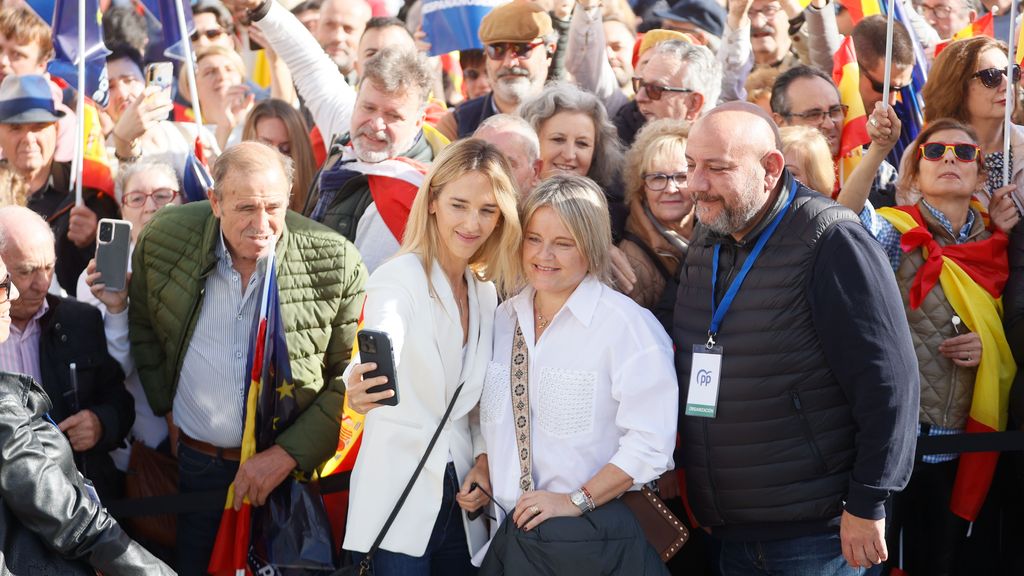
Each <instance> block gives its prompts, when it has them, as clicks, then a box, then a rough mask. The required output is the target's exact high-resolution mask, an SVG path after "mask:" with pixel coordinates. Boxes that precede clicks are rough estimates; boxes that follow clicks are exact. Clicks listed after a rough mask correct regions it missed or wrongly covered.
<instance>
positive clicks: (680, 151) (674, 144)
mask: <svg viewBox="0 0 1024 576" xmlns="http://www.w3.org/2000/svg"><path fill="white" fill-rule="evenodd" d="M689 136H690V123H689V122H685V121H681V120H674V119H672V118H662V119H661V120H655V121H654V122H649V123H647V124H646V125H645V126H644V127H643V128H641V129H640V132H639V133H638V134H637V135H636V140H635V141H634V142H633V146H631V147H630V149H629V151H628V152H626V168H625V170H623V173H622V177H623V180H624V182H625V184H626V204H627V205H628V204H631V203H632V202H633V201H639V202H640V203H642V204H646V203H647V195H646V194H644V174H646V173H647V172H648V171H649V170H650V169H651V165H652V164H654V161H655V160H656V159H660V158H678V159H679V160H680V161H682V162H686V156H685V154H686V139H687V138H688V137H689Z"/></svg>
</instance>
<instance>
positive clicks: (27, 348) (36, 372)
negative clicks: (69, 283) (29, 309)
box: [0, 299, 50, 382]
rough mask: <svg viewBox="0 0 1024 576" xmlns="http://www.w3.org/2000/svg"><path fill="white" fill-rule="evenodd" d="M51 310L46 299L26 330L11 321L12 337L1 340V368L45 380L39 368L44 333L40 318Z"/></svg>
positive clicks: (38, 380)
mask: <svg viewBox="0 0 1024 576" xmlns="http://www.w3.org/2000/svg"><path fill="white" fill-rule="evenodd" d="M49 310H50V303H49V302H47V301H46V300H45V299H44V300H43V305H42V306H40V307H39V310H38V311H37V312H36V313H35V315H34V316H32V319H31V320H29V321H28V325H26V326H25V329H24V330H20V329H19V328H18V327H17V326H16V325H15V324H14V322H11V336H10V338H8V339H7V341H6V342H0V370H2V371H4V372H15V373H17V374H26V375H28V376H31V377H32V378H34V379H35V381H36V382H42V381H43V373H42V370H40V368H39V337H40V335H41V333H42V326H41V325H40V322H39V319H40V318H42V317H43V314H46V313H47V312H48V311H49Z"/></svg>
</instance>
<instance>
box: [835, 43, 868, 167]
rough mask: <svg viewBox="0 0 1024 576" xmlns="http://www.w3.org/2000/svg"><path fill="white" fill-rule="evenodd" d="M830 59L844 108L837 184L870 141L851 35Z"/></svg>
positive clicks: (855, 164) (854, 165)
mask: <svg viewBox="0 0 1024 576" xmlns="http://www.w3.org/2000/svg"><path fill="white" fill-rule="evenodd" d="M832 60H833V62H834V64H833V66H832V80H833V81H834V82H835V83H836V86H837V87H838V89H839V101H840V102H842V103H843V105H845V106H846V107H847V110H846V117H845V118H844V119H843V134H842V137H841V139H840V144H839V159H838V160H837V164H838V166H837V171H838V176H839V178H837V179H836V180H837V182H838V183H841V182H843V181H845V179H846V177H848V176H849V175H850V173H851V172H853V169H854V168H855V167H856V166H857V164H858V163H860V158H861V148H862V147H863V146H864V145H865V144H869V143H870V142H871V138H870V137H869V136H868V117H867V114H865V112H864V100H862V99H861V97H860V67H859V66H858V65H857V55H856V53H855V52H854V49H853V37H852V36H847V37H846V39H845V40H843V43H842V44H840V46H839V50H837V51H836V53H835V54H834V55H833V56H832Z"/></svg>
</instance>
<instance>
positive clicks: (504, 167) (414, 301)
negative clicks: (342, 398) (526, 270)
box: [344, 139, 521, 576]
mask: <svg viewBox="0 0 1024 576" xmlns="http://www.w3.org/2000/svg"><path fill="white" fill-rule="evenodd" d="M510 173H511V172H510V170H509V167H508V164H507V163H506V162H505V160H504V158H503V157H502V156H501V153H500V152H498V150H497V149H496V148H494V147H493V146H491V145H489V144H487V143H485V142H483V141H481V140H475V139H468V140H462V141H459V142H457V143H455V144H452V145H450V146H449V147H448V148H446V149H445V150H444V152H442V154H441V155H440V156H439V157H438V158H437V159H436V160H435V163H434V166H433V168H432V170H431V172H430V174H428V175H427V179H426V182H424V184H423V186H422V187H421V188H420V190H419V193H418V195H417V197H416V200H415V201H414V203H413V206H412V210H411V213H410V215H409V222H408V225H407V227H406V231H405V238H404V241H403V243H402V249H401V250H400V251H399V253H398V255H397V256H395V258H393V259H392V260H390V261H389V262H387V263H385V264H383V265H382V266H380V267H379V268H378V269H377V270H376V271H375V272H374V273H373V275H371V276H370V280H369V282H368V283H367V285H366V304H365V307H364V309H363V318H364V327H365V328H366V329H375V330H380V331H383V332H386V333H387V334H388V335H389V336H390V338H391V341H392V345H393V348H394V357H395V362H396V364H397V366H396V378H397V387H398V390H399V393H398V396H399V403H398V405H397V406H383V405H380V404H378V402H379V401H381V400H383V399H385V398H388V397H390V396H391V395H392V392H391V391H390V390H389V391H385V392H378V393H374V394H370V393H368V392H367V389H368V388H370V387H373V386H378V385H380V384H383V383H385V381H386V380H385V378H384V377H377V378H369V379H365V380H364V379H363V378H362V375H363V374H365V373H366V372H368V371H370V370H373V369H374V368H375V366H374V365H373V364H372V363H368V364H353V367H352V368H350V373H349V375H348V377H347V385H348V403H349V405H350V406H351V407H352V408H353V409H354V410H356V411H357V412H360V413H364V414H366V428H365V430H364V432H363V440H362V446H361V448H360V450H359V457H358V459H357V460H356V464H355V468H354V470H353V471H352V483H351V495H350V498H349V510H348V523H347V526H346V530H345V543H344V548H345V549H346V550H351V551H353V552H354V553H355V557H356V561H357V562H358V561H361V560H362V559H363V557H364V556H365V554H366V552H367V551H369V549H370V547H371V546H372V544H373V541H374V540H375V538H376V537H377V534H378V533H379V532H380V530H381V528H382V526H383V525H384V523H385V520H386V519H387V517H388V516H389V514H390V513H391V510H392V508H393V507H394V505H395V503H396V502H397V501H398V499H399V497H400V495H401V493H402V491H403V489H404V488H405V486H406V484H407V483H408V481H409V478H410V477H411V476H412V474H413V472H414V470H415V468H416V465H417V463H418V462H419V460H420V458H421V457H422V456H423V454H424V452H425V451H426V448H427V445H428V443H429V441H430V438H431V435H432V434H433V432H434V430H435V429H436V428H437V425H438V423H439V422H440V421H441V418H442V416H443V415H444V412H445V409H446V408H447V406H448V403H449V401H450V400H451V398H452V396H453V394H454V393H455V390H456V388H458V386H459V384H460V383H464V385H463V389H462V392H461V393H460V395H459V397H458V400H457V401H456V403H455V405H454V408H453V410H452V413H451V417H450V418H449V421H448V423H447V424H445V426H444V428H443V430H442V432H441V435H440V437H439V438H438V441H437V444H436V446H434V449H433V451H432V452H431V454H430V457H429V459H428V460H427V462H426V465H425V466H424V468H423V471H422V472H421V473H420V476H419V478H418V479H417V481H416V483H415V485H414V487H413V489H412V492H411V493H410V494H409V497H408V498H407V499H406V501H405V504H404V505H403V506H402V508H401V511H400V513H399V514H398V517H397V518H396V520H395V522H394V524H392V526H391V528H390V529H389V530H388V533H387V535H386V537H385V538H384V540H383V543H382V544H381V547H380V550H378V551H377V553H376V554H375V555H374V557H373V558H372V564H373V566H372V567H373V570H374V572H373V573H374V574H375V575H376V576H388V575H389V574H403V575H405V574H417V575H420V574H422V575H423V576H428V575H441V574H443V575H445V576H458V575H460V574H473V573H475V571H474V568H473V567H472V565H471V564H470V556H471V555H472V554H473V553H475V552H476V551H477V550H479V549H480V547H482V546H483V545H484V543H485V542H486V541H487V530H486V527H485V526H484V523H483V519H482V518H479V519H477V520H475V521H469V520H468V518H466V512H471V511H473V510H476V509H477V508H480V507H483V506H485V505H486V504H487V503H488V499H487V497H486V496H485V495H484V491H483V490H480V489H475V490H470V485H471V483H473V482H477V483H479V484H480V485H481V486H483V487H484V488H485V490H487V492H489V487H490V484H489V481H488V467H487V455H486V454H484V446H483V440H482V437H481V436H480V427H479V418H478V415H477V404H478V403H479V400H480V392H481V390H482V388H483V380H484V376H485V373H486V370H487V364H488V362H489V361H490V358H491V347H492V342H491V335H492V328H493V319H494V310H495V308H496V306H497V290H496V287H495V284H497V287H498V288H499V289H501V290H502V291H503V292H505V293H510V292H511V286H509V285H507V283H509V282H513V281H514V278H515V274H516V273H515V271H516V266H517V263H516V250H517V247H518V245H519V242H520V238H521V229H520V227H519V219H518V215H517V213H516V189H515V184H513V180H512V179H511V176H510Z"/></svg>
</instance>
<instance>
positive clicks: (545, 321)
mask: <svg viewBox="0 0 1024 576" xmlns="http://www.w3.org/2000/svg"><path fill="white" fill-rule="evenodd" d="M537 325H538V326H540V328H541V330H543V329H544V328H547V327H548V319H547V318H545V317H544V315H543V314H541V313H540V312H537Z"/></svg>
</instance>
